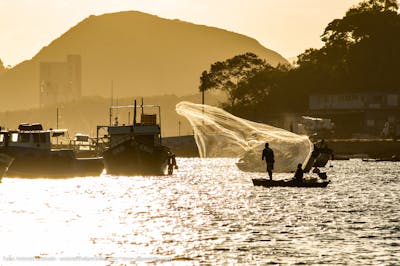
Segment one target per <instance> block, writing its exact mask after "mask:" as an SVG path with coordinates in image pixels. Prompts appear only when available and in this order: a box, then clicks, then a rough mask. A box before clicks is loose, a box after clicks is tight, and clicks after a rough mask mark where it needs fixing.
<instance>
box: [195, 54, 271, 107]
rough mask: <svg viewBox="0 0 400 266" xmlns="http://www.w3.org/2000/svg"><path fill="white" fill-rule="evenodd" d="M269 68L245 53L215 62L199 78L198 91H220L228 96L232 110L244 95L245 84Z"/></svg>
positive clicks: (255, 57) (263, 61)
mask: <svg viewBox="0 0 400 266" xmlns="http://www.w3.org/2000/svg"><path fill="white" fill-rule="evenodd" d="M266 67H270V66H269V65H268V64H267V63H266V62H265V60H262V59H260V58H259V57H258V56H257V55H255V54H253V53H245V54H242V55H237V56H235V57H233V58H230V59H227V60H225V61H223V62H216V63H214V64H212V65H211V67H210V70H209V71H208V72H207V71H203V73H202V75H201V77H200V87H199V89H200V91H207V90H221V91H224V92H225V93H226V94H227V96H228V101H229V103H228V105H227V106H228V107H231V108H233V107H234V106H235V105H236V104H237V101H238V100H239V99H241V98H242V97H243V96H244V95H245V94H246V91H245V84H246V83H247V81H248V80H249V79H250V78H252V77H254V75H255V74H256V73H257V72H259V71H261V70H263V69H265V68H266Z"/></svg>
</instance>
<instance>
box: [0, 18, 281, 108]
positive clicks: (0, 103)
mask: <svg viewBox="0 0 400 266" xmlns="http://www.w3.org/2000/svg"><path fill="white" fill-rule="evenodd" d="M245 52H253V53H255V54H257V55H258V56H259V57H261V58H265V59H266V60H267V62H269V63H271V64H272V65H277V64H278V63H287V61H286V60H285V59H284V58H283V57H282V56H281V55H279V54H278V53H276V52H274V51H271V50H269V49H266V48H265V47H263V46H262V45H260V44H259V43H258V42H257V41H256V40H254V39H252V38H249V37H246V36H244V35H241V34H238V33H233V32H230V31H227V30H222V29H218V28H214V27H209V26H203V25H196V24H192V23H188V22H184V21H180V20H176V19H174V20H171V19H164V18H160V17H157V16H155V15H149V14H145V13H142V12H137V11H124V12H118V13H111V14H104V15H99V16H89V17H88V18H86V19H84V20H83V21H81V22H80V23H78V24H77V25H75V26H74V27H72V28H71V29H70V30H68V31H67V32H65V33H64V34H62V35H61V36H60V37H59V38H57V39H55V40H54V41H52V42H51V43H50V44H49V45H48V46H46V47H43V48H42V49H41V50H40V51H39V53H37V54H36V55H35V56H34V57H33V58H32V59H31V60H29V61H25V62H23V63H21V64H19V65H17V66H16V67H14V68H13V69H12V70H10V71H8V72H7V73H6V74H4V75H2V76H1V77H0V88H1V90H2V93H3V95H2V97H1V99H0V111H1V110H7V109H8V110H9V109H20V108H27V107H34V106H37V105H38V99H39V64H40V62H44V61H50V62H54V61H61V62H62V61H65V60H66V56H67V55H68V54H79V55H81V58H82V94H83V95H99V96H103V97H108V96H109V95H110V86H111V85H110V84H111V81H113V83H114V95H115V96H118V97H130V96H132V95H143V96H149V95H160V94H164V93H169V94H177V95H186V94H192V93H195V92H197V90H198V86H199V77H200V74H201V72H202V71H203V70H206V69H208V68H209V66H210V64H212V63H214V62H216V61H220V60H225V59H227V58H230V57H233V56H235V55H237V54H242V53H245ZM20 95H24V97H21V96H20Z"/></svg>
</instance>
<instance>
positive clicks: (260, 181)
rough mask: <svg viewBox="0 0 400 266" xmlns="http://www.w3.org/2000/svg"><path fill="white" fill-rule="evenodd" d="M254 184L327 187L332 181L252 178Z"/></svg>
mask: <svg viewBox="0 0 400 266" xmlns="http://www.w3.org/2000/svg"><path fill="white" fill-rule="evenodd" d="M252 181H253V185H254V186H263V187H320V188H324V187H327V186H328V184H329V183H330V181H323V182H320V181H302V182H299V181H296V180H269V179H265V178H258V179H252Z"/></svg>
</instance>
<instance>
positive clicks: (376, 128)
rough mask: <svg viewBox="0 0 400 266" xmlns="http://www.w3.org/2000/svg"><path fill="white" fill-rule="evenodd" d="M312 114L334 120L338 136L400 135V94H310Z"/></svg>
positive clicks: (310, 112)
mask: <svg viewBox="0 0 400 266" xmlns="http://www.w3.org/2000/svg"><path fill="white" fill-rule="evenodd" d="M309 114H310V115H312V116H317V117H322V118H328V119H331V121H332V122H333V123H334V125H335V135H336V136H337V137H377V136H379V137H388V138H389V137H398V136H400V94H398V93H382V92H371V93H347V94H320V95H310V96H309Z"/></svg>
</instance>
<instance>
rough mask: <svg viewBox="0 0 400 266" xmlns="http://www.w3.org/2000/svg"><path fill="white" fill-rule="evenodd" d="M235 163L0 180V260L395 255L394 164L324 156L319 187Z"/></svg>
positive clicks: (398, 243) (282, 260)
mask: <svg viewBox="0 0 400 266" xmlns="http://www.w3.org/2000/svg"><path fill="white" fill-rule="evenodd" d="M234 162H235V160H232V159H199V158H191V159H186V158H178V164H179V166H180V169H179V170H178V171H177V172H175V173H174V175H173V176H156V177H141V176H134V177H125V176H120V177H111V176H101V177H89V178H72V179H63V180H48V179H8V178H4V179H3V183H2V184H0V204H1V210H0V214H1V220H0V243H1V249H0V264H1V265H31V264H35V265H70V264H71V265H72V264H73V265H132V264H142V263H143V264H146V263H152V264H153V263H154V264H168V265H169V264H174V265H199V264H243V265H248V264H258V265H263V264H300V263H305V264H352V265H354V264H359V265H367V264H386V265H388V264H392V265H396V264H400V259H399V257H400V256H399V254H400V164H399V163H384V162H380V163H371V162H369V163H366V162H362V161H361V160H350V161H334V162H332V166H333V167H331V168H328V175H329V177H330V179H331V180H332V183H331V184H330V185H329V186H328V187H327V188H325V189H321V188H271V189H268V188H263V187H254V186H253V185H252V183H251V178H256V177H261V176H263V174H254V173H244V172H240V171H239V170H238V169H237V168H236V166H235V165H234ZM282 177H284V175H276V178H282Z"/></svg>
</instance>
